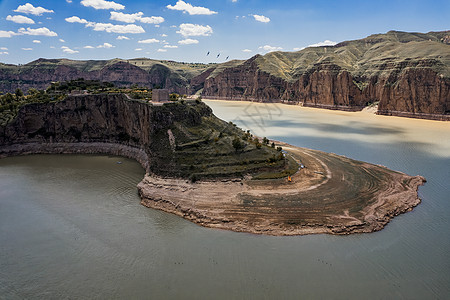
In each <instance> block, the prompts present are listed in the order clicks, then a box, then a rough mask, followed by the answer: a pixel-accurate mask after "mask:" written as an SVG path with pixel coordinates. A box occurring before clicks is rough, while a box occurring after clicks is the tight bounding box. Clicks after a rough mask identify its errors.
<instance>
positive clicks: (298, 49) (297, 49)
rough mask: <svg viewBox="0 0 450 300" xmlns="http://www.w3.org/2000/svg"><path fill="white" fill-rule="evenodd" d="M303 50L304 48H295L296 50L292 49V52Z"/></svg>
mask: <svg viewBox="0 0 450 300" xmlns="http://www.w3.org/2000/svg"><path fill="white" fill-rule="evenodd" d="M303 49H305V47H302V48H298V47H296V48H294V49H292V50H294V51H300V50H303Z"/></svg>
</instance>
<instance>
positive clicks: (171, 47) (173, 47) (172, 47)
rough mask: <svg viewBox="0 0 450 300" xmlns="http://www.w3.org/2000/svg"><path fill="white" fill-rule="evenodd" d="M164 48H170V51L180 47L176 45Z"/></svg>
mask: <svg viewBox="0 0 450 300" xmlns="http://www.w3.org/2000/svg"><path fill="white" fill-rule="evenodd" d="M164 48H169V49H175V48H178V46H176V45H173V46H172V45H164Z"/></svg>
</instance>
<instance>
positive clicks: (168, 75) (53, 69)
mask: <svg viewBox="0 0 450 300" xmlns="http://www.w3.org/2000/svg"><path fill="white" fill-rule="evenodd" d="M176 67H178V65H175V68H174V67H172V68H171V67H170V66H167V65H165V64H164V62H161V63H160V62H157V61H153V60H149V59H141V60H135V61H128V60H118V59H116V60H111V61H70V60H58V59H38V60H36V61H34V62H31V63H29V64H26V65H22V66H14V65H2V64H0V91H3V92H14V91H15V90H16V89H17V88H20V89H22V90H23V91H27V90H28V89H30V88H36V89H46V88H47V87H48V86H49V85H50V84H51V83H52V82H56V81H69V80H74V79H78V78H84V79H86V80H100V81H106V82H111V83H114V84H116V85H118V86H131V85H134V84H136V85H139V86H145V87H159V88H166V89H168V90H170V91H171V92H176V93H180V94H184V93H186V92H187V87H188V85H189V80H190V79H191V78H192V77H194V76H196V75H198V74H199V73H200V72H201V71H203V69H205V68H202V66H200V68H198V70H197V69H193V70H192V72H188V73H186V72H180V71H179V70H178V69H176ZM187 67H189V66H187Z"/></svg>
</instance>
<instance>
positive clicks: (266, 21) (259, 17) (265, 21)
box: [252, 15, 270, 23]
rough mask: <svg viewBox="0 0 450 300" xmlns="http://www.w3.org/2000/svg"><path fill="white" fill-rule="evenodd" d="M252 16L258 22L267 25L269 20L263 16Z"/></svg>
mask: <svg viewBox="0 0 450 300" xmlns="http://www.w3.org/2000/svg"><path fill="white" fill-rule="evenodd" d="M252 16H253V18H255V20H256V21H258V22H262V23H269V22H270V19H269V18H268V17H265V16H263V15H252Z"/></svg>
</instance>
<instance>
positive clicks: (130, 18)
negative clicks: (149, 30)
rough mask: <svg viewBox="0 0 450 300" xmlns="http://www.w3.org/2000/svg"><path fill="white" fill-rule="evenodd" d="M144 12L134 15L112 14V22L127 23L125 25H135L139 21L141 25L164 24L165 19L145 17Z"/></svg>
mask: <svg viewBox="0 0 450 300" xmlns="http://www.w3.org/2000/svg"><path fill="white" fill-rule="evenodd" d="M143 15H144V13H143V12H138V13H134V14H125V13H121V12H115V11H112V12H111V17H110V19H111V20H115V21H120V22H125V23H134V22H136V21H139V22H141V23H146V24H159V23H162V22H164V18H163V17H143Z"/></svg>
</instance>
